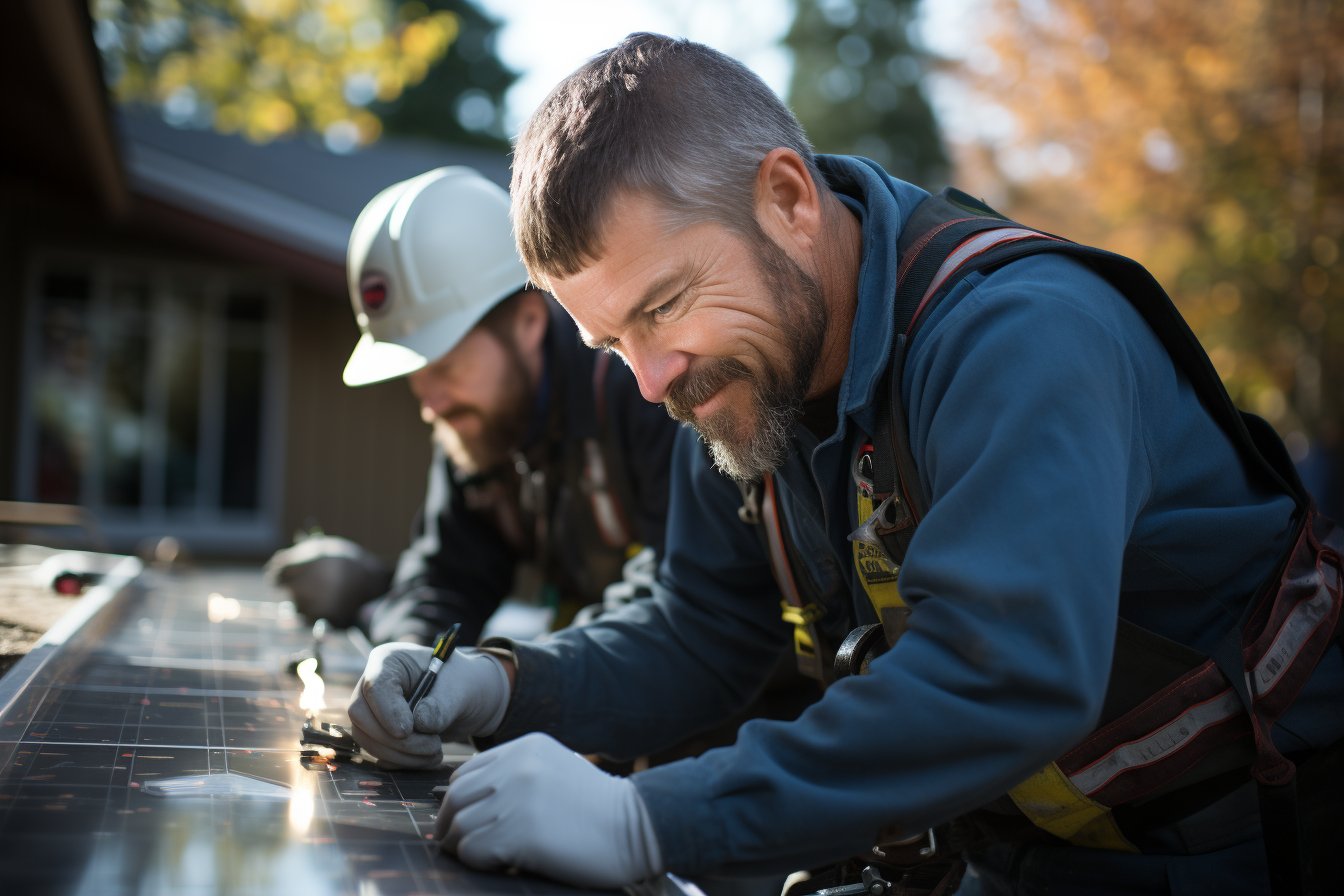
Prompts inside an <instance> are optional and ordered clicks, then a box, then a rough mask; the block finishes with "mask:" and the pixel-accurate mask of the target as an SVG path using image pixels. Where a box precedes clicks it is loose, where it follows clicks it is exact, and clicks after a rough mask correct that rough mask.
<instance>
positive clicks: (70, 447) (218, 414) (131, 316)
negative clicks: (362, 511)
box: [17, 257, 284, 551]
mask: <svg viewBox="0 0 1344 896" xmlns="http://www.w3.org/2000/svg"><path fill="white" fill-rule="evenodd" d="M30 283H31V286H30V291H29V306H28V314H27V315H26V317H25V319H26V321H27V327H28V331H27V333H26V334H25V336H26V338H25V340H24V346H25V359H24V389H23V404H22V407H21V415H22V416H21V420H20V426H19V433H20V448H19V471H18V483H17V485H18V488H17V491H18V494H19V497H20V498H21V499H23V500H30V501H46V502H58V503H70V504H81V505H83V506H85V507H87V508H88V509H89V510H91V511H93V512H94V513H95V514H96V515H97V517H98V519H99V522H100V523H101V525H102V527H103V529H104V530H105V532H106V534H107V535H108V537H109V539H110V540H112V541H113V542H114V547H116V548H118V549H126V548H128V547H131V546H133V545H134V543H135V542H137V541H138V540H140V539H142V538H146V537H151V536H159V535H174V536H176V537H178V538H179V539H181V540H182V541H183V542H184V543H186V544H187V545H189V546H192V547H194V548H196V549H198V550H207V551H209V550H215V551H235V550H237V551H247V550H265V549H267V548H268V547H269V546H270V545H272V544H274V541H275V532H276V519H277V517H278V513H279V506H278V501H277V499H276V495H277V494H278V491H279V490H278V488H277V487H276V486H277V483H278V475H279V470H280V467H281V463H282V459H281V456H280V451H281V446H280V436H281V433H280V426H279V419H280V418H279V413H280V410H281V408H280V407H279V405H280V400H281V399H280V396H281V394H282V392H283V390H282V389H281V388H280V385H281V382H282V378H283V375H284V371H283V369H282V367H283V365H282V358H283V352H282V350H281V348H280V346H281V338H282V334H281V332H280V322H281V320H282V315H281V314H280V302H281V301H282V298H281V293H280V291H279V290H278V289H276V288H274V287H272V286H269V285H267V284H265V283H263V282H259V281H258V280H256V279H255V278H253V279H248V278H246V277H242V276H239V275H237V274H235V273H232V272H229V271H219V270H201V269H191V270H187V269H180V268H170V267H165V266H161V265H159V266H156V265H135V264H131V263H127V262H122V261H101V260H97V259H87V258H83V259H81V258H68V257H62V258H58V259H47V260H44V261H41V262H39V264H38V265H37V266H36V268H35V271H34V275H33V277H32V279H31V281H30Z"/></svg>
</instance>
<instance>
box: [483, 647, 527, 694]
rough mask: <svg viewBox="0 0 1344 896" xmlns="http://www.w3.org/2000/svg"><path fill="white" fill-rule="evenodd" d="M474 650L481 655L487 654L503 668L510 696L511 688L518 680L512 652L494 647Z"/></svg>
mask: <svg viewBox="0 0 1344 896" xmlns="http://www.w3.org/2000/svg"><path fill="white" fill-rule="evenodd" d="M476 649H477V650H479V651H480V652H481V653H488V654H490V655H491V656H493V657H494V658H495V659H497V660H499V664H500V665H501V666H503V667H504V674H505V675H507V676H508V679H509V693H510V694H512V693H513V686H514V684H515V683H516V681H517V680H518V658H517V657H516V656H514V653H513V651H512V650H510V649H509V648H507V647H498V646H495V645H490V646H488V647H478V648H476Z"/></svg>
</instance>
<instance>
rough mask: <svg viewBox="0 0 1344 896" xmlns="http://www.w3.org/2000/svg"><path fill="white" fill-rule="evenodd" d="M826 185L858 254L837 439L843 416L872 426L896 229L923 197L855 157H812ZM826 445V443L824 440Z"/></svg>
mask: <svg viewBox="0 0 1344 896" xmlns="http://www.w3.org/2000/svg"><path fill="white" fill-rule="evenodd" d="M816 159H817V166H818V167H819V168H820V169H821V173H822V176H823V177H825V179H826V183H827V185H828V186H829V187H830V188H831V189H832V190H833V191H834V192H835V193H836V194H837V195H838V196H839V198H840V201H841V202H843V203H844V204H845V205H846V207H848V208H849V210H850V211H852V212H853V213H854V215H855V217H857V218H858V219H859V223H860V225H861V227H862V234H863V250H862V257H861V261H860V265H859V277H858V283H857V284H856V290H857V293H858V304H857V307H856V308H855V311H854V326H853V328H852V329H851V330H850V337H849V363H848V364H847V365H846V367H845V374H844V377H843V378H842V379H841V381H840V394H839V397H838V405H837V410H838V412H839V418H840V428H839V430H838V432H837V435H839V436H841V437H843V432H844V428H845V423H844V420H845V417H846V416H848V417H850V418H852V419H853V420H854V422H855V423H856V424H857V425H858V426H860V427H861V428H863V429H864V430H865V431H866V432H872V429H873V427H874V426H875V425H876V421H875V419H874V417H875V414H874V401H875V400H876V399H877V397H879V396H880V388H881V387H882V384H883V383H884V382H885V379H886V378H885V376H884V373H885V371H886V366H887V359H888V357H890V354H891V344H892V340H893V339H894V338H895V334H894V333H893V332H892V330H893V327H894V317H895V309H894V303H893V301H892V300H893V299H894V298H895V295H896V271H897V268H898V267H899V258H898V257H897V253H896V245H897V243H898V241H899V239H900V235H901V229H902V228H903V227H904V226H905V222H906V221H907V220H908V219H909V217H910V215H911V213H912V212H914V210H915V206H917V205H918V204H919V203H920V201H922V200H923V199H924V198H925V197H926V196H928V195H929V194H928V192H927V191H925V190H923V189H921V188H919V187H917V186H915V185H913V184H909V183H906V182H905V181H902V180H897V179H896V178H894V177H891V176H890V175H889V174H887V173H886V172H885V171H883V170H882V169H881V168H880V167H879V166H878V165H877V163H875V162H872V161H870V160H868V159H864V158H860V157H858V156H828V155H818V156H817V157H816ZM826 441H829V439H828V440H826Z"/></svg>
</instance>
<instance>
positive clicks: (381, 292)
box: [359, 274, 387, 312]
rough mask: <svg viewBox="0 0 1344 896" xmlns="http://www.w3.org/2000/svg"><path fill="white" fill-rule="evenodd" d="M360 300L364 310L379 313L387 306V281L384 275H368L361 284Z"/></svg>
mask: <svg viewBox="0 0 1344 896" xmlns="http://www.w3.org/2000/svg"><path fill="white" fill-rule="evenodd" d="M359 300H360V302H362V303H363V304H364V310H365V311H370V312H378V311H382V310H383V306H384V305H386V304H387V281H386V280H384V279H383V276H382V274H372V275H366V276H365V277H364V279H363V280H361V281H360V284H359Z"/></svg>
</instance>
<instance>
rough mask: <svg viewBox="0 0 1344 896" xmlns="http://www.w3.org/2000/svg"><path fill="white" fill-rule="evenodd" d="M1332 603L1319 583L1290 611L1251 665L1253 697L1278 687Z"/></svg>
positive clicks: (1260, 695)
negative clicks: (1267, 646) (1252, 666)
mask: <svg viewBox="0 0 1344 896" xmlns="http://www.w3.org/2000/svg"><path fill="white" fill-rule="evenodd" d="M1335 578H1336V585H1335V588H1336V589H1338V588H1339V585H1338V578H1339V576H1338V575H1336V576H1335ZM1332 600H1333V599H1332V597H1331V595H1330V591H1329V588H1328V584H1327V583H1326V582H1324V581H1322V582H1321V584H1320V586H1319V587H1318V588H1317V589H1316V593H1315V594H1313V595H1312V596H1311V599H1310V600H1304V601H1302V602H1301V603H1299V604H1298V605H1297V606H1295V607H1293V611H1292V612H1291V613H1289V614H1288V618H1287V619H1285V620H1284V621H1283V625H1281V626H1280V627H1279V632H1278V634H1277V635H1275V636H1274V642H1273V643H1272V644H1270V645H1269V649H1268V650H1266V651H1265V655H1264V656H1263V657H1261V659H1260V661H1259V662H1258V663H1256V664H1255V677H1254V679H1253V681H1254V682H1255V693H1256V696H1257V697H1263V696H1264V695H1266V694H1268V693H1269V692H1270V691H1272V690H1273V689H1274V686H1275V685H1276V684H1278V683H1279V679H1280V678H1281V677H1282V676H1283V673H1284V672H1286V671H1288V667H1289V666H1291V665H1292V663H1293V660H1294V659H1296V658H1297V653H1298V651H1300V650H1301V649H1302V645H1303V644H1305V643H1307V639H1308V638H1310V637H1311V634H1312V632H1314V631H1315V630H1316V627H1317V626H1318V625H1320V624H1321V620H1323V619H1325V617H1326V616H1327V615H1328V614H1329V612H1330V605H1331V602H1332Z"/></svg>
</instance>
